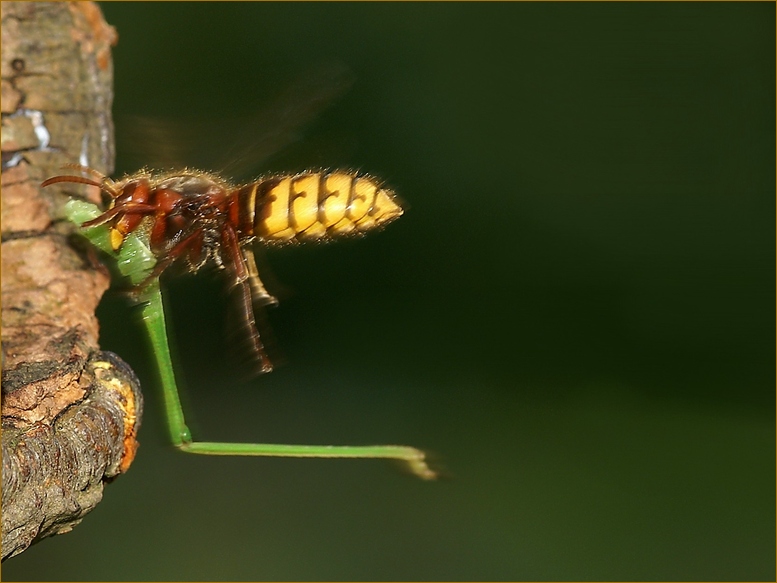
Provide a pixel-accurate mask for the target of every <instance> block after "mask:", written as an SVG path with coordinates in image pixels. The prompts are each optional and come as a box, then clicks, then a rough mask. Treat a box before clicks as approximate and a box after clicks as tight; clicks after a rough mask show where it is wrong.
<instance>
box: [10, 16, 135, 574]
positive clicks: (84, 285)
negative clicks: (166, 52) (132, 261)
mask: <svg viewBox="0 0 777 583" xmlns="http://www.w3.org/2000/svg"><path fill="white" fill-rule="evenodd" d="M115 42H116V33H115V31H114V29H113V28H112V27H110V26H108V25H107V24H106V23H105V21H104V20H103V17H102V14H101V12H100V10H99V8H98V7H97V5H96V4H94V3H92V2H65V3H60V2H46V3H43V2H3V3H2V56H1V57H2V62H1V67H2V160H3V170H2V349H3V352H2V355H3V374H2V429H3V432H2V448H3V476H2V479H3V492H2V494H3V498H2V537H3V538H2V556H3V559H5V558H8V557H11V556H13V555H16V554H18V553H20V552H22V551H24V550H25V549H26V548H27V547H28V546H29V545H30V544H32V543H33V542H36V541H38V540H40V539H42V538H44V537H47V536H51V535H54V534H60V533H63V532H67V531H69V530H71V529H72V528H73V526H75V525H76V524H77V523H78V522H80V521H81V519H82V518H83V516H84V515H85V514H87V513H88V512H89V511H90V510H92V509H93V508H94V507H95V506H96V504H97V503H98V502H99V501H100V500H101V498H102V492H103V484H104V482H106V481H109V480H111V479H113V478H115V477H116V476H118V475H119V474H121V473H122V472H124V471H126V470H127V469H128V468H129V465H130V464H131V462H132V459H133V457H134V454H135V449H136V448H137V442H136V441H135V435H136V432H137V429H138V427H139V424H140V418H141V411H142V397H141V394H140V391H139V385H138V381H137V379H136V377H135V376H134V374H133V373H132V371H131V370H130V369H129V367H127V365H125V364H124V363H123V362H122V361H121V360H120V359H119V358H118V357H117V356H116V355H112V354H110V353H105V352H100V351H99V349H98V345H97V339H98V325H97V320H96V318H95V315H94V311H95V308H96V306H97V303H98V302H99V300H100V297H101V296H102V294H103V292H104V291H105V290H106V288H107V287H108V284H109V278H108V276H107V275H106V274H105V273H104V272H101V271H100V270H98V269H95V268H94V267H93V266H92V265H91V263H90V262H89V261H88V260H86V259H85V256H84V255H83V254H82V253H79V252H78V251H76V249H75V248H74V247H73V246H72V245H71V238H70V234H71V233H72V225H70V224H69V223H67V221H64V220H62V219H61V218H60V217H61V209H62V205H63V204H64V202H66V200H67V198H68V197H67V195H66V193H65V191H66V190H67V187H65V188H57V187H59V186H61V185H55V186H54V187H50V188H47V189H45V190H42V189H41V188H40V183H41V181H42V180H43V179H45V178H47V177H49V176H52V175H54V174H57V173H59V172H60V171H59V168H60V167H61V166H62V165H63V164H66V163H81V164H84V165H89V166H91V167H93V168H96V169H97V170H99V171H101V172H104V173H106V174H109V173H110V171H111V170H112V167H113V162H114V160H113V125H112V122H111V117H110V107H111V102H112V81H113V79H112V75H113V72H112V62H111V54H110V46H111V45H112V44H114V43H115ZM87 197H88V198H91V200H92V201H93V202H99V192H96V189H92V190H91V191H88V192H87Z"/></svg>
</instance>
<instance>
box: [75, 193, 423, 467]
mask: <svg viewBox="0 0 777 583" xmlns="http://www.w3.org/2000/svg"><path fill="white" fill-rule="evenodd" d="M65 215H66V217H67V218H68V220H70V221H71V222H73V223H75V224H76V225H79V226H80V225H83V224H84V223H87V222H90V221H91V222H94V221H95V219H97V218H98V217H100V216H101V215H103V211H101V210H100V209H99V208H98V207H97V206H96V205H93V204H91V203H87V202H84V201H81V200H75V199H74V200H71V201H69V202H68V203H67V204H66V205H65ZM79 232H80V233H81V234H82V235H83V236H84V237H86V238H87V239H88V240H89V242H90V243H91V244H92V245H94V246H95V247H97V248H98V249H100V250H102V251H104V252H106V253H107V254H109V255H110V256H111V257H113V258H114V259H116V261H117V266H118V269H119V271H120V273H121V274H122V275H123V276H125V277H127V278H128V279H129V280H130V282H131V283H132V284H133V285H135V286H138V285H139V284H141V283H142V284H143V285H142V287H141V288H140V290H139V297H138V300H139V301H140V303H141V305H142V308H141V310H142V312H141V314H142V320H143V324H144V327H145V329H146V332H147V334H148V337H149V340H150V342H151V348H152V351H153V355H154V358H155V360H156V365H157V368H158V370H159V377H160V380H161V384H162V394H163V397H164V406H165V412H166V417H167V427H168V430H169V433H170V439H171V441H172V443H173V445H174V446H175V447H177V448H178V449H180V450H181V451H185V452H188V453H197V454H205V455H226V456H275V457H298V458H383V459H392V460H400V461H401V462H404V464H406V467H407V468H408V469H409V470H410V472H412V473H413V474H415V475H416V476H418V477H420V478H422V479H424V480H433V479H436V478H437V477H438V475H437V473H436V472H435V471H434V470H432V469H431V468H430V467H429V465H428V464H427V461H426V454H425V453H424V452H423V451H421V450H419V449H416V448H414V447H408V446H400V445H374V446H340V445H288V444H272V443H223V442H203V441H194V440H193V438H192V435H191V432H190V430H189V428H188V427H187V426H186V421H185V419H184V413H183V408H182V406H181V400H180V398H179V396H178V388H177V386H176V382H175V374H174V372H173V364H172V360H171V357H170V348H169V346H168V342H167V330H166V326H165V316H164V311H163V308H162V295H161V290H160V285H159V274H158V273H157V272H155V267H156V268H157V270H158V267H159V266H158V261H157V258H156V257H155V255H154V253H153V252H152V251H151V249H150V247H149V245H148V236H147V235H144V234H143V232H142V230H137V231H132V232H130V233H128V234H127V236H126V237H124V238H123V240H122V242H121V244H120V246H119V247H118V249H117V248H116V247H117V246H116V242H115V241H112V237H113V236H114V233H113V232H111V231H110V230H109V228H108V226H107V225H106V224H98V225H95V226H87V227H85V228H81V229H80V230H79Z"/></svg>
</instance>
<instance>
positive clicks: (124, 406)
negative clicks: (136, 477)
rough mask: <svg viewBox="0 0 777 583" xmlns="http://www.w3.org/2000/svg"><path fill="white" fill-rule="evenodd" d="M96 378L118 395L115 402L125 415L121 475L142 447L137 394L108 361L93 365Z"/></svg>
mask: <svg viewBox="0 0 777 583" xmlns="http://www.w3.org/2000/svg"><path fill="white" fill-rule="evenodd" d="M92 367H93V368H94V373H95V377H96V378H97V380H98V381H99V382H100V383H101V384H102V385H103V386H104V387H105V388H106V389H108V390H110V391H112V392H113V393H114V394H115V395H116V399H115V402H116V403H117V404H118V406H119V408H120V409H121V411H122V413H123V415H122V419H123V425H124V427H123V433H122V435H123V438H122V441H123V445H124V449H123V451H122V455H121V461H120V462H119V470H120V471H121V473H124V472H126V471H127V470H128V469H129V468H130V466H131V465H132V462H133V460H134V459H135V454H136V453H137V451H138V446H139V445H140V444H139V443H138V441H137V439H136V437H137V421H138V418H137V413H138V411H137V403H136V402H135V393H134V391H133V390H132V386H131V385H130V384H129V383H128V382H126V381H124V380H122V379H121V378H119V377H118V376H116V375H115V374H114V372H113V365H112V364H111V363H110V362H107V361H95V362H93V363H92Z"/></svg>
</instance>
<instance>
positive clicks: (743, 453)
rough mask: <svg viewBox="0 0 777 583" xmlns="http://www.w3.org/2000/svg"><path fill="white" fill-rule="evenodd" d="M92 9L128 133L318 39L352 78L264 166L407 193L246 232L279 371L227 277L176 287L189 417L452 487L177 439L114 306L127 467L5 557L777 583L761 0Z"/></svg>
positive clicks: (771, 47)
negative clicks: (279, 240)
mask: <svg viewBox="0 0 777 583" xmlns="http://www.w3.org/2000/svg"><path fill="white" fill-rule="evenodd" d="M103 9H104V11H105V14H106V18H107V20H108V21H109V22H110V23H111V24H113V25H115V26H116V27H117V29H118V32H119V37H120V40H119V44H118V46H117V47H116V48H115V51H114V57H115V76H116V101H115V113H116V116H117V122H118V123H119V124H120V123H121V121H122V119H123V116H128V115H143V116H162V117H163V118H166V119H168V120H176V119H178V118H179V116H182V115H183V116H193V117H200V118H209V119H211V120H218V119H219V116H223V117H224V119H225V120H227V119H234V118H235V117H236V116H237V117H239V116H241V115H244V116H246V119H248V118H249V117H250V113H251V111H252V110H253V109H254V108H255V107H256V104H261V103H264V102H265V98H267V99H269V97H270V96H272V95H274V94H276V93H277V92H278V91H279V90H282V89H283V88H284V87H288V86H289V84H291V83H292V82H294V80H295V79H297V78H298V77H299V76H300V75H302V74H304V73H305V72H306V71H309V70H311V69H315V68H316V67H317V65H318V64H319V63H322V62H326V61H331V60H338V61H340V62H342V63H345V64H346V65H347V66H348V67H349V68H350V69H351V70H352V71H353V73H354V74H355V78H356V83H355V85H354V87H353V89H352V90H351V91H350V92H349V93H347V94H346V95H345V96H344V97H342V98H341V99H340V100H338V101H337V102H336V103H334V104H333V105H332V107H330V108H329V109H327V110H326V111H325V112H324V113H323V114H322V115H320V116H319V117H318V119H317V120H316V121H315V122H314V123H312V124H310V125H308V126H307V128H306V131H305V135H304V136H303V138H304V139H301V140H299V141H298V142H296V143H295V144H294V145H293V146H292V147H290V148H288V149H286V150H285V151H284V152H282V153H280V154H279V155H277V156H275V157H274V158H272V159H271V160H270V161H269V162H268V163H267V164H266V165H265V167H264V168H259V169H256V171H257V172H258V171H262V170H265V171H268V170H273V171H282V170H291V171H294V170H301V169H304V168H307V167H316V166H319V167H346V168H361V169H364V170H368V171H370V172H372V173H374V174H376V175H378V176H381V177H383V178H385V179H386V180H387V182H388V183H389V184H390V185H391V186H393V187H394V188H395V189H396V190H397V191H398V192H399V193H400V195H401V196H402V197H403V199H405V200H406V201H407V202H408V203H409V207H410V208H409V211H408V212H407V213H406V215H405V216H404V217H403V218H402V219H401V220H400V221H399V222H397V223H396V224H394V225H391V226H390V227H389V228H388V229H386V231H384V232H382V233H378V234H374V235H371V236H369V237H367V238H364V239H361V240H347V241H344V242H341V243H337V244H332V245H312V246H305V247H298V248H287V249H281V250H277V251H270V252H269V253H268V258H269V262H270V263H271V265H272V268H273V271H274V273H275V275H276V277H277V279H278V280H279V281H280V282H282V284H283V285H284V286H285V288H286V289H287V290H288V291H289V292H290V293H288V294H287V295H286V297H285V298H284V301H283V303H282V304H281V306H280V307H279V308H277V309H273V310H270V311H269V312H268V317H269V321H270V324H271V326H272V329H273V330H274V333H275V335H276V336H277V345H278V347H279V348H280V349H281V351H282V354H283V356H284V358H285V360H286V364H285V366H283V367H280V368H278V370H276V371H275V372H273V373H272V374H270V375H266V376H264V377H261V378H258V379H256V380H255V381H253V382H250V383H244V382H240V378H239V375H238V374H237V373H236V371H235V369H234V367H233V366H232V365H231V364H230V358H229V351H230V349H229V348H225V345H226V346H229V345H228V344H225V343H226V338H227V333H226V332H225V325H224V320H225V318H226V312H227V305H228V304H227V302H226V301H225V298H224V296H223V294H222V283H221V281H220V280H219V279H218V278H217V277H214V276H212V275H208V274H204V275H200V276H197V277H185V278H179V279H176V280H173V281H170V282H169V286H168V291H169V294H168V299H169V302H170V310H171V316H172V319H173V325H172V328H173V333H174V334H175V338H176V341H177V342H176V347H177V353H178V358H179V365H180V368H179V370H180V371H182V373H183V375H184V376H185V378H186V388H187V391H186V395H185V405H186V407H187V412H188V415H189V418H190V421H191V422H190V425H192V426H193V428H194V430H195V435H196V436H199V437H200V438H202V439H209V440H234V441H273V442H282V443H283V442H286V443H350V444H365V443H397V442H398V443H407V444H412V445H417V446H421V447H425V448H428V449H430V450H432V451H434V452H437V453H438V454H439V456H440V458H441V460H442V461H443V462H444V464H445V466H446V467H447V469H448V470H449V472H450V474H451V475H452V479H450V480H448V481H444V482H441V483H422V482H421V481H418V480H415V479H413V478H410V477H406V476H404V475H401V474H400V473H397V472H396V471H394V469H393V468H392V466H391V465H390V464H387V463H385V462H379V461H319V460H282V459H281V460H265V459H248V458H232V459H226V458H208V457H197V456H187V455H184V454H181V453H178V452H176V451H175V450H174V449H173V448H171V447H169V446H168V445H166V436H165V433H164V426H163V424H162V423H163V421H162V417H161V414H160V409H159V406H158V401H157V400H156V399H157V391H156V389H157V386H156V380H155V373H154V370H153V368H152V367H151V365H150V363H149V359H148V356H147V352H146V347H145V344H144V339H143V336H142V332H141V331H140V329H139V327H138V326H137V324H136V323H135V322H134V319H133V317H132V310H130V309H129V308H127V307H126V306H125V304H123V303H122V301H121V300H120V299H119V298H118V297H116V296H113V297H108V298H106V300H105V301H104V303H103V306H102V308H101V320H102V334H103V339H102V342H103V346H104V348H105V349H108V350H113V351H115V352H117V353H119V354H120V355H122V356H123V357H124V358H125V359H126V360H127V361H128V362H130V363H131V364H132V365H133V367H134V368H135V370H136V371H137V373H138V375H139V376H140V378H141V380H142V382H143V385H144V387H145V389H146V390H145V394H146V397H147V408H146V416H145V418H144V426H143V429H142V431H141V434H140V440H141V443H142V445H141V449H140V451H139V455H138V458H137V460H136V462H135V463H134V465H133V466H132V469H131V471H130V472H129V473H128V474H127V475H126V476H123V477H121V478H120V479H119V480H118V481H116V482H115V483H114V484H111V485H109V486H108V487H107V488H106V491H105V498H104V501H103V502H102V503H101V504H100V505H99V507H98V508H97V509H96V510H95V511H94V512H93V513H92V514H90V515H89V516H87V517H86V518H85V520H84V521H83V524H81V525H80V526H78V527H77V528H76V529H75V530H74V531H73V532H72V533H70V534H67V535H65V536H61V537H57V538H56V539H52V540H46V541H44V542H42V543H41V544H39V545H37V546H35V547H33V548H31V549H30V550H28V551H26V552H25V553H24V554H23V555H22V556H20V557H19V558H16V559H12V560H10V561H8V562H7V563H6V564H5V565H4V566H3V577H4V579H6V580H15V579H22V578H25V579H32V580H48V579H58V580H122V579H131V580H145V579H155V580H160V579H161V580H177V579H184V580H201V579H212V580H231V579H258V580H265V579H267V580H274V579H277V580H284V579H303V580H305V579H317V580H330V579H343V580H349V579H366V580H386V579H389V580H391V579H393V580H403V579H409V580H416V579H430V580H435V579H449V580H457V579H475V580H492V579H512V580H525V579H529V580H547V579H550V580H564V579H575V580H608V579H618V580H629V579H637V580H654V579H670V580H773V579H774V577H775V466H774V463H775V439H774V438H775V436H774V429H775V422H774V416H775V397H774V353H775V352H774V351H775V345H774V321H775V313H774V297H775V288H774V281H775V277H774V275H775V274H774V265H775V257H774V234H775V229H774V217H775V199H774V194H775V166H774V160H775V7H774V4H772V3H714V4H709V3H689V4H675V3H656V4H654V3H625V4H620V3H602V4H566V3H558V4H556V3H550V4H531V3H519V4H437V3H435V4H404V3H402V4H372V3H370V4H352V3H346V4H263V3H262V4H246V3H239V4H190V3H175V4H136V3H132V4H129V3H128V4H122V3H110V4H104V5H103ZM225 123H227V122H226V121H225ZM117 140H118V155H119V157H118V172H119V173H123V172H125V171H132V170H135V169H136V167H135V166H136V165H137V164H142V163H148V164H154V161H153V160H143V159H142V158H138V154H137V149H138V148H137V144H134V145H133V144H130V143H128V142H127V141H126V139H125V138H123V136H122V134H121V133H119V134H118V135H117ZM159 140H160V141H161V140H162V138H159ZM154 145H155V146H157V145H159V144H154ZM231 145H232V144H222V143H217V144H213V143H211V144H209V147H210V149H209V150H207V151H208V152H218V151H219V150H227V149H228V148H229V147H231ZM149 151H151V146H149ZM208 155H210V154H208ZM141 156H142V145H141ZM215 158H216V156H215V155H214V160H215ZM214 164H215V162H214ZM215 169H216V170H218V168H215ZM241 178H242V177H241Z"/></svg>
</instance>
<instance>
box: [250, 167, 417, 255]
mask: <svg viewBox="0 0 777 583" xmlns="http://www.w3.org/2000/svg"><path fill="white" fill-rule="evenodd" d="M238 196H239V199H240V208H241V213H243V219H242V220H241V221H240V223H241V226H242V229H241V230H243V232H244V233H245V234H247V235H255V236H256V237H258V238H259V239H261V240H263V241H267V242H282V241H291V240H294V239H297V240H312V239H322V238H326V237H336V236H338V235H347V234H349V233H361V232H364V231H368V230H370V229H373V228H375V227H379V226H382V225H385V224H387V223H388V222H389V221H392V220H393V219H396V218H397V217H399V216H400V215H401V214H402V207H401V206H400V205H399V203H398V202H397V201H396V200H395V197H394V193H393V192H392V191H390V190H388V189H385V188H381V187H380V185H379V183H378V182H377V181H376V180H375V179H374V178H371V177H369V176H359V175H358V174H356V173H354V172H345V171H333V172H303V173H301V174H295V175H288V176H274V177H270V178H266V179H264V180H260V181H258V182H255V183H253V184H249V185H248V186H245V187H243V188H241V189H240V190H239V193H238ZM250 221H252V222H250ZM249 229H250V231H251V232H249Z"/></svg>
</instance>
